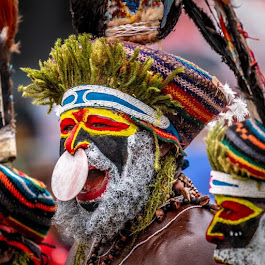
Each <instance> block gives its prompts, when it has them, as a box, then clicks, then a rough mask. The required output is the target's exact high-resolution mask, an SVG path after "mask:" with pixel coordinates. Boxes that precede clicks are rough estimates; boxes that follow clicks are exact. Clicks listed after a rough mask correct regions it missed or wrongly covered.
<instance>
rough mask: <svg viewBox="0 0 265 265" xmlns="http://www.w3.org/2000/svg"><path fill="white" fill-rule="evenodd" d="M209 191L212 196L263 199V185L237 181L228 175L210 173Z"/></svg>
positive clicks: (259, 182) (249, 180)
mask: <svg viewBox="0 0 265 265" xmlns="http://www.w3.org/2000/svg"><path fill="white" fill-rule="evenodd" d="M209 191H210V192H211V193H212V194H214V195H218V194H219V195H229V196H237V197H248V198H265V183H264V182H262V181H257V180H252V179H246V180H238V179H235V178H232V177H231V175H229V174H226V173H223V172H219V171H211V179H210V190H209Z"/></svg>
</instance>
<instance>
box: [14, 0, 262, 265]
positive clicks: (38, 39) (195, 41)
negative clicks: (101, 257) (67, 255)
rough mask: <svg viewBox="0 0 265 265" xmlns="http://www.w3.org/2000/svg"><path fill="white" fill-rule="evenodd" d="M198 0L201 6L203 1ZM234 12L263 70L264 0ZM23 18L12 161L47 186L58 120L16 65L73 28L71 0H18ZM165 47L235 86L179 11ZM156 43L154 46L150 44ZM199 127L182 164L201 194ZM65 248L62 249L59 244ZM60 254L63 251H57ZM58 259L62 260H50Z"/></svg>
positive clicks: (242, 0)
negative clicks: (24, 91) (26, 88)
mask: <svg viewBox="0 0 265 265" xmlns="http://www.w3.org/2000/svg"><path fill="white" fill-rule="evenodd" d="M197 2H201V5H202V6H203V3H204V1H203V0H202V1H200V0H197ZM234 5H235V6H236V7H237V8H236V12H237V14H238V16H239V17H240V18H241V21H242V23H243V26H244V30H246V31H247V32H248V34H249V36H250V37H253V38H259V39H260V40H259V41H256V40H251V39H248V43H249V46H250V48H251V49H252V50H253V51H254V54H255V56H256V59H257V61H258V63H259V65H260V68H261V71H262V72H265V71H264V70H265V69H264V68H265V56H264V55H263V53H264V44H265V31H264V25H265V16H264V12H265V1H264V0H252V1H247V0H234ZM20 14H21V23H20V25H19V32H18V34H17V36H16V41H19V42H20V54H14V55H13V57H12V61H11V63H12V65H13V69H14V71H15V72H14V74H13V83H14V89H13V90H14V100H15V110H16V120H17V148H18V157H17V159H16V161H15V163H14V165H15V167H17V168H18V169H20V170H22V171H24V172H25V173H27V174H29V175H30V176H32V177H35V178H38V179H41V180H43V181H44V182H45V183H46V185H47V186H48V189H50V177H51V174H52V170H53V167H54V165H55V163H56V161H57V159H58V157H59V137H60V131H59V123H58V117H57V116H56V115H55V113H54V112H52V113H51V114H49V115H46V111H47V108H46V107H39V106H33V105H32V104H31V101H30V100H29V99H25V98H22V96H21V93H20V92H17V87H18V85H20V84H23V85H27V84H28V83H29V79H28V78H27V76H26V74H24V73H23V72H22V71H21V70H20V69H19V68H20V67H32V68H37V67H38V62H39V60H46V59H47V58H48V55H49V52H50V49H51V47H52V46H53V45H54V42H55V40H56V39H57V38H62V39H64V38H66V37H68V35H70V34H73V33H75V32H74V29H73V28H72V24H71V14H70V11H69V2H68V1H66V0H56V1H54V0H45V1H41V0H35V1H32V0H23V1H20ZM161 45H162V49H163V50H164V51H167V52H170V53H173V54H175V55H178V56H181V57H183V58H185V59H187V60H190V61H193V62H194V63H196V64H197V65H199V66H200V67H201V68H203V69H204V70H206V71H208V72H209V73H210V74H211V75H214V76H216V77H217V78H218V79H219V80H220V81H221V82H222V83H226V82H227V83H229V84H230V86H231V87H235V86H236V82H235V78H234V77H233V74H232V72H231V71H230V70H229V69H228V67H227V66H226V65H225V64H224V63H222V62H221V59H220V57H219V56H218V55H216V54H215V52H214V51H212V50H211V48H210V47H209V45H208V44H207V43H206V42H205V41H204V39H203V38H202V36H201V35H200V32H199V31H198V29H197V28H196V27H195V25H194V24H193V22H192V21H190V20H189V18H188V17H187V16H186V15H185V14H184V13H183V14H182V15H181V17H180V19H179V22H178V23H177V25H176V27H175V30H174V31H173V32H172V33H171V34H170V35H169V36H168V37H167V38H166V40H164V41H162V42H161ZM154 47H155V48H158V47H156V46H154ZM205 136H206V132H205V131H203V132H202V133H201V134H200V136H199V137H197V138H196V139H195V140H194V141H193V142H192V144H191V145H190V147H188V149H187V150H186V151H187V153H188V159H189V162H190V167H189V168H188V169H186V170H185V172H184V173H185V174H186V175H187V176H189V177H190V178H191V179H192V181H193V182H194V183H195V186H196V187H197V188H198V190H199V191H200V192H202V194H208V182H209V176H210V175H209V174H210V166H209V163H208V161H207V156H206V151H205V143H204V140H203V138H204V137H205ZM62 251H63V250H62ZM60 255H64V254H60ZM53 264H60V263H53Z"/></svg>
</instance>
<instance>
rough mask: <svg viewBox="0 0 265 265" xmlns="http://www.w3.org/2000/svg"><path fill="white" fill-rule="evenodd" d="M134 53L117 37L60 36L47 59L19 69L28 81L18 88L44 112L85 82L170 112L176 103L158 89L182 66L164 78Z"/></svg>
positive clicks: (136, 52) (136, 51)
mask: <svg viewBox="0 0 265 265" xmlns="http://www.w3.org/2000/svg"><path fill="white" fill-rule="evenodd" d="M138 55H139V49H136V50H135V52H134V54H133V55H132V56H131V57H130V59H128V58H127V55H126V51H125V50H124V49H123V44H122V43H120V42H119V41H118V40H115V41H114V42H110V41H108V40H106V39H105V38H100V39H97V40H96V41H94V42H91V40H90V35H88V34H82V35H78V36H75V35H71V36H70V37H69V38H68V39H66V40H65V41H64V43H63V44H62V41H61V39H58V40H57V41H56V43H55V46H54V48H53V49H52V50H51V53H50V56H51V58H49V59H48V60H47V61H44V62H43V63H42V62H41V61H40V62H39V66H40V69H39V70H35V69H30V68H22V70H23V71H25V72H26V73H27V74H28V76H29V77H30V79H31V80H32V83H31V84H29V85H28V86H19V90H21V91H23V96H24V97H31V98H33V99H34V101H33V103H34V104H37V105H48V106H49V110H48V113H49V112H50V111H51V109H52V107H53V105H54V104H55V105H58V104H60V103H61V100H62V96H63V93H64V92H65V91H67V90H68V89H70V88H72V87H74V86H77V85H85V84H87V85H93V84H97V85H104V86H108V87H111V88H114V89H118V90H120V91H122V92H124V93H127V94H129V95H132V96H134V97H136V98H137V99H139V100H141V101H143V102H144V103H146V104H147V105H149V106H151V107H153V108H155V109H157V110H161V111H162V112H173V107H174V106H176V104H177V105H178V106H180V104H178V103H177V102H176V101H174V100H172V97H171V96H170V95H164V94H163V93H162V92H161V90H162V88H163V87H165V86H166V85H167V84H168V83H169V82H170V81H171V80H172V79H173V78H174V77H175V76H176V75H177V74H178V73H181V72H183V69H182V68H179V69H176V70H175V71H173V72H172V74H171V75H170V76H169V77H168V78H167V79H165V80H164V79H163V77H162V76H161V75H160V74H154V73H153V72H152V71H150V66H151V64H152V62H153V60H152V59H151V58H148V59H147V60H146V61H145V62H144V63H141V62H139V61H137V57H138Z"/></svg>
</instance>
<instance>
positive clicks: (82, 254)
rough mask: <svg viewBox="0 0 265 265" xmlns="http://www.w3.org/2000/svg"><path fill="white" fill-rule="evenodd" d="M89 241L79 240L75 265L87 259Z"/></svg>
mask: <svg viewBox="0 0 265 265" xmlns="http://www.w3.org/2000/svg"><path fill="white" fill-rule="evenodd" d="M87 244H88V243H87V242H79V243H78V244H77V246H76V248H77V249H76V254H75V258H74V259H75V260H74V264H73V265H80V264H85V261H86V251H87V248H88V245H87Z"/></svg>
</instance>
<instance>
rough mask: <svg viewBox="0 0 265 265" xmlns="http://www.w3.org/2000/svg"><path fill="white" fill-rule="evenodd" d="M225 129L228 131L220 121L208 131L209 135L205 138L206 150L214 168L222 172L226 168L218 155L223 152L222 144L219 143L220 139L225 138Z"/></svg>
mask: <svg viewBox="0 0 265 265" xmlns="http://www.w3.org/2000/svg"><path fill="white" fill-rule="evenodd" d="M225 131H226V127H223V126H222V124H221V123H218V124H216V126H215V127H214V128H213V129H212V130H211V131H210V132H209V133H208V136H207V138H206V139H205V142H206V151H207V155H208V159H209V162H210V165H211V167H212V169H213V170H216V171H222V172H224V169H223V167H222V165H220V163H219V161H218V157H219V155H220V152H221V150H220V146H219V143H220V142H219V140H221V139H223V138H224V136H225Z"/></svg>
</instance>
